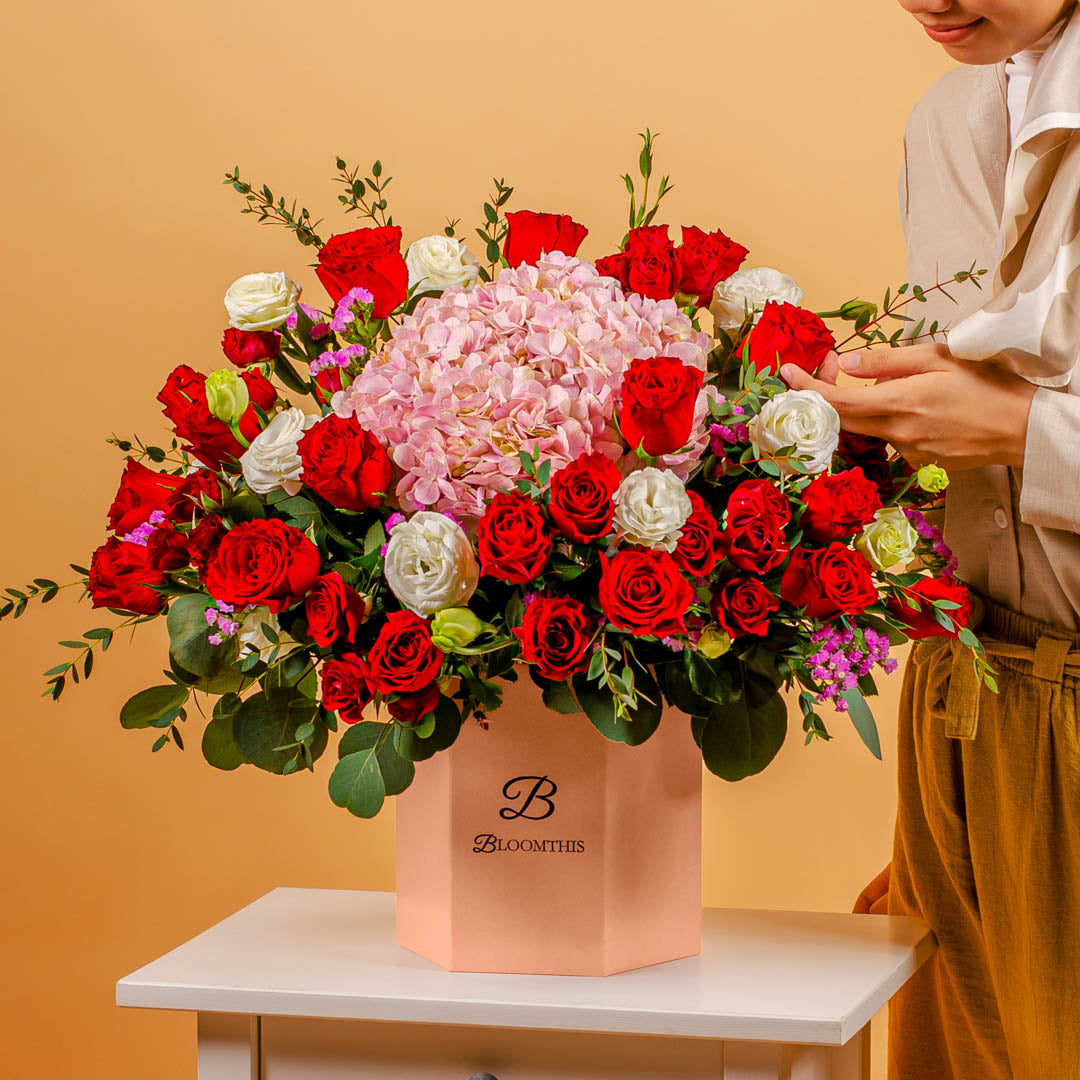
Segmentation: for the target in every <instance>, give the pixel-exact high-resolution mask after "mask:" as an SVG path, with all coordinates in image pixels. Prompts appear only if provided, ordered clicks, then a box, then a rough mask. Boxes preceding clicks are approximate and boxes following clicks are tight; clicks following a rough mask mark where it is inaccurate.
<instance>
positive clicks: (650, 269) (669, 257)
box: [626, 225, 682, 300]
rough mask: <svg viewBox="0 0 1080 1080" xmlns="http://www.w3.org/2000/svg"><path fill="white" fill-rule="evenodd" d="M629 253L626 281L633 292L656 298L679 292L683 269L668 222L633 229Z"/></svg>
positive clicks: (628, 248) (628, 243)
mask: <svg viewBox="0 0 1080 1080" xmlns="http://www.w3.org/2000/svg"><path fill="white" fill-rule="evenodd" d="M626 255H627V267H626V284H627V286H628V287H629V288H630V289H631V290H632V291H633V292H636V293H640V294H641V295H642V296H648V297H651V298H652V299H653V300H666V299H668V298H669V297H672V296H674V295H675V293H676V292H677V291H678V288H679V283H680V281H681V280H682V268H681V266H680V264H679V256H678V253H677V252H676V251H675V245H674V244H673V243H672V242H671V240H670V239H668V227H667V226H666V225H646V226H644V227H642V228H640V229H631V230H630V235H629V237H628V238H627V241H626Z"/></svg>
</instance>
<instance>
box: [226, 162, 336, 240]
mask: <svg viewBox="0 0 1080 1080" xmlns="http://www.w3.org/2000/svg"><path fill="white" fill-rule="evenodd" d="M223 183H225V184H229V185H230V186H231V187H232V188H233V190H234V191H238V192H239V193H240V194H241V195H242V196H243V197H244V200H245V203H246V205H245V206H244V207H243V208H242V209H241V211H240V213H241V214H256V215H258V220H259V222H260V223H273V224H276V225H284V226H285V228H287V229H289V231H290V232H292V233H294V234H295V236H296V239H297V240H299V241H300V243H301V244H303V245H304V246H305V247H322V246H323V240H322V237H321V236H319V234H318V233H317V232H316V231H315V230H316V229H317V228H318V227H319V222H318V221H312V220H311V215H310V214H309V213H308V211H307V207H301V208H300V211H299V213H297V209H296V200H295V199H294V200H293V202H292V205H291V206H286V204H285V199H284V198H283V197H280V196H279V197H275V195H274V193H273V192H272V191H271V190H270V189H269V188H268V187H267V186H266V185H265V184H263V185H262V187H261V188H259V187H255V186H253V185H252V184H249V183H248V182H247V181H246V180H244V179H243V178H242V177H241V176H240V166H239V165H237V166H236V167H235V168H234V169H233V171H232V172H231V173H226V174H225V179H224V181H223Z"/></svg>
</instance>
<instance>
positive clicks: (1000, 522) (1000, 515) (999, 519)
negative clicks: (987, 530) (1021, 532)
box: [994, 506, 1009, 529]
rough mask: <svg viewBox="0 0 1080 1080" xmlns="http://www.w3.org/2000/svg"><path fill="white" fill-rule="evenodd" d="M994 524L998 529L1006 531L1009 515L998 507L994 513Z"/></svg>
mask: <svg viewBox="0 0 1080 1080" xmlns="http://www.w3.org/2000/svg"><path fill="white" fill-rule="evenodd" d="M994 524H995V525H996V526H997V527H998V528H999V529H1007V528H1008V527H1009V515H1008V514H1006V513H1005V511H1004V510H1003V509H1002V508H1001V507H1000V506H999V507H998V508H997V509H996V510H995V511H994Z"/></svg>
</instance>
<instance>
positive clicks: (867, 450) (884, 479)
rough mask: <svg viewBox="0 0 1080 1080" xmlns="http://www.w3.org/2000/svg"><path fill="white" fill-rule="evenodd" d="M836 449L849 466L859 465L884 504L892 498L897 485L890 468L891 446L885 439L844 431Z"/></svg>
mask: <svg viewBox="0 0 1080 1080" xmlns="http://www.w3.org/2000/svg"><path fill="white" fill-rule="evenodd" d="M836 449H837V453H839V455H840V456H841V457H842V458H843V459H844V460H845V461H846V462H847V463H848V464H849V465H858V466H859V468H861V469H862V471H863V474H864V475H865V476H866V478H867V479H868V480H869V481H870V482H871V483H872V484H873V485H874V486H875V487H876V488H877V489H878V494H879V495H880V496H881V499H882V501H883V502H884V501H886V500H888V499H891V498H892V496H893V491H894V490H895V484H894V483H893V476H892V469H891V468H890V467H889V444H888V443H886V442H885V440H884V439H879V438H877V437H876V436H874V435H857V434H856V433H855V432H853V431H843V430H842V431H841V432H840V443H839V445H838V446H837V448H836Z"/></svg>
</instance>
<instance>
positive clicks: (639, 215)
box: [619, 128, 674, 248]
mask: <svg viewBox="0 0 1080 1080" xmlns="http://www.w3.org/2000/svg"><path fill="white" fill-rule="evenodd" d="M656 138H657V136H656V135H654V134H653V133H652V132H651V131H650V130H649V129H648V128H646V129H645V130H644V131H643V132H641V141H642V147H641V153H640V154H639V155H638V171H639V172H640V173H641V178H642V180H643V181H644V186H643V187H642V191H641V201H640V203H639V202H638V194H637V185H636V184H635V182H634V178H633V177H632V176H631V175H630V174H629V173H624V174H623V178H622V180H623V183H624V184H625V185H626V190H627V192H629V194H630V214H629V218H628V221H629V225H630V228H631V229H639V228H641V227H642V226H644V225H651V224H652V223H653V219H654V218H655V217H656V213H657V211H658V210H659V209H660V202H661V200H662V199H663V198H664V196H665V195H666V194H667V193H668V192H669V191H674V186H673V185H672V184H671V183H670V178H669V177H667V176H662V177H661V178H660V187H659V189H658V190H657V192H656V197H655V198H654V199H653V204H652V206H651V207H650V206H649V181H650V180H651V179H652V174H653V141H654V140H655V139H656ZM629 238H630V234H629V232H628V233H627V234H626V236H624V237H623V238H622V243H621V244H620V245H619V246H620V247H621V248H625V247H626V242H627V240H628V239H629Z"/></svg>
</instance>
